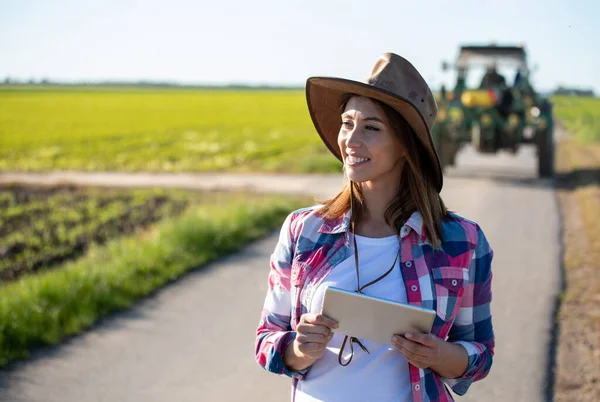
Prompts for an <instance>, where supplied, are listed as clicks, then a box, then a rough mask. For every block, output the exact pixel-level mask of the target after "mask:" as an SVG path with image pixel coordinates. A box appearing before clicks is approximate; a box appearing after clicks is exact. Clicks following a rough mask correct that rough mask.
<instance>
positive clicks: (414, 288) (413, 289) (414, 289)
mask: <svg viewBox="0 0 600 402" xmlns="http://www.w3.org/2000/svg"><path fill="white" fill-rule="evenodd" d="M417 289H418V288H417V285H412V286H411V287H410V290H412V291H413V292H416V291H417Z"/></svg>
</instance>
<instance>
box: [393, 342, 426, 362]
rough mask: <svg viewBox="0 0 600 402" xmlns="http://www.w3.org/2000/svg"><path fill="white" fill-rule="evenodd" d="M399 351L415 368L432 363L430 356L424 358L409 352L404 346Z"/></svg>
mask: <svg viewBox="0 0 600 402" xmlns="http://www.w3.org/2000/svg"><path fill="white" fill-rule="evenodd" d="M398 351H399V352H400V353H401V354H402V356H404V358H405V359H406V360H407V361H408V362H409V363H411V364H412V365H413V366H419V365H423V364H425V365H429V364H430V363H431V357H430V356H422V355H419V354H416V353H415V352H413V351H412V350H409V349H407V348H405V347H403V346H400V347H398Z"/></svg>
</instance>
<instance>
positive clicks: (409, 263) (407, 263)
mask: <svg viewBox="0 0 600 402" xmlns="http://www.w3.org/2000/svg"><path fill="white" fill-rule="evenodd" d="M404 265H405V266H406V267H407V268H410V267H412V262H410V261H406V262H405V263H404Z"/></svg>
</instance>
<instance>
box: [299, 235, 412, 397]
mask: <svg viewBox="0 0 600 402" xmlns="http://www.w3.org/2000/svg"><path fill="white" fill-rule="evenodd" d="M356 242H357V246H358V257H359V267H360V283H361V286H364V285H365V284H367V283H369V282H371V281H372V280H375V279H377V278H378V277H380V276H381V275H383V274H384V273H385V272H387V270H388V269H389V268H390V266H391V265H392V262H394V259H395V258H396V255H397V253H398V248H399V247H400V243H399V240H398V237H397V236H389V237H384V238H368V237H362V236H356ZM329 286H335V287H338V288H342V289H346V290H353V291H354V290H356V267H355V263H354V254H352V255H351V256H350V257H349V258H348V259H346V260H345V261H343V262H342V263H340V264H339V265H337V266H336V267H334V268H333V269H332V270H331V272H330V273H329V274H328V275H327V276H326V277H325V278H324V279H323V282H321V284H320V285H319V286H318V287H317V289H316V291H315V292H314V294H313V297H312V299H311V300H310V301H309V311H310V312H311V313H319V312H321V308H322V306H323V296H324V293H325V289H326V288H327V287H329ZM363 293H365V294H367V295H371V296H377V297H383V298H386V299H390V300H394V301H398V302H403V303H407V302H408V299H407V295H406V289H405V286H404V279H403V278H402V273H401V271H400V258H398V261H396V266H395V268H394V270H393V271H392V272H391V273H390V274H389V275H388V276H386V277H385V278H384V279H382V280H380V281H379V282H377V283H375V284H373V285H370V286H368V287H367V288H365V289H364V290H363ZM343 339H344V335H340V334H335V335H334V336H333V338H332V339H331V341H330V342H329V344H328V346H327V350H326V352H325V355H324V356H323V357H322V358H320V359H319V360H317V361H316V362H315V363H314V364H313V366H312V367H311V369H310V370H309V371H308V373H307V375H306V376H305V377H304V379H303V380H302V381H299V382H298V386H297V389H296V401H297V402H307V401H327V402H332V401H395V402H410V401H412V394H411V383H410V374H409V370H408V363H407V361H406V360H405V359H404V357H403V356H402V355H401V354H400V352H399V351H398V350H396V348H394V346H392V345H391V339H390V344H388V345H382V344H379V343H375V342H371V341H368V340H366V339H360V341H361V343H362V344H363V345H365V346H366V348H367V349H368V350H369V352H370V354H367V353H366V352H364V351H363V350H362V349H361V348H360V346H358V345H354V357H353V359H352V362H351V363H350V364H349V365H348V366H346V367H343V366H341V365H340V364H339V363H338V354H339V351H340V348H341V345H342V341H343ZM344 352H345V353H344V356H343V357H344V361H347V357H349V356H350V344H349V342H348V341H347V342H346V346H345V349H344Z"/></svg>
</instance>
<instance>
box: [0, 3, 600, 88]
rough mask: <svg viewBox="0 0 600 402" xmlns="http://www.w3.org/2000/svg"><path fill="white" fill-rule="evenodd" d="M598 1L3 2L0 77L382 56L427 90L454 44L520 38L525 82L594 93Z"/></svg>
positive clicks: (280, 70)
mask: <svg viewBox="0 0 600 402" xmlns="http://www.w3.org/2000/svg"><path fill="white" fill-rule="evenodd" d="M598 16H600V1H597V0H585V1H579V0H546V1H541V0H536V1H527V0H497V1H493V2H492V1H487V0H480V1H475V0H448V1H441V0H434V1H398V0H395V1H376V0H369V1H367V0H362V1H355V0H346V1H328V0H320V1H313V0H301V1H300V0H298V1H296V0H293V1H292V0H255V1H247V0H237V1H234V0H211V1H204V0H189V1H186V0H170V1H158V0H144V1H138V0H102V1H95V2H88V1H83V0H38V1H33V0H0V79H3V78H4V77H6V76H10V77H13V78H18V79H30V78H33V79H36V80H38V79H41V78H49V79H53V80H64V81H74V80H107V79H109V80H166V81H173V82H181V83H230V82H244V83H251V84H260V83H268V84H295V85H303V84H304V82H305V80H306V78H307V77H309V76H311V75H332V76H341V77H346V78H350V79H356V80H364V79H365V78H366V77H367V76H368V74H369V72H370V70H371V67H372V65H373V63H374V62H375V60H376V59H377V58H378V57H379V55H380V54H382V53H384V52H386V51H392V52H395V53H398V54H400V55H403V56H404V57H406V58H407V59H409V60H410V61H411V62H412V63H413V64H414V65H415V66H416V67H417V69H418V70H419V71H420V72H421V73H422V74H423V76H424V77H425V79H426V80H427V81H428V82H429V84H430V85H431V86H432V87H438V86H439V84H440V83H441V82H443V81H444V80H445V81H446V82H448V81H450V80H451V79H452V77H451V76H450V75H444V74H443V73H442V72H441V69H440V63H441V60H444V59H445V60H453V59H454V58H455V57H456V53H457V48H458V46H459V44H460V43H462V42H470V43H485V42H488V41H496V42H497V43H498V44H505V43H506V44H512V43H523V44H525V45H526V47H527V49H528V51H529V60H530V64H532V65H533V64H538V65H539V70H538V71H537V73H536V74H535V75H534V84H535V85H536V86H537V87H539V88H540V89H544V90H545V89H553V88H555V87H556V85H558V84H563V85H569V86H577V87H592V88H593V89H595V90H596V92H600V72H599V68H600V43H599V40H600V24H599V23H598Z"/></svg>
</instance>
